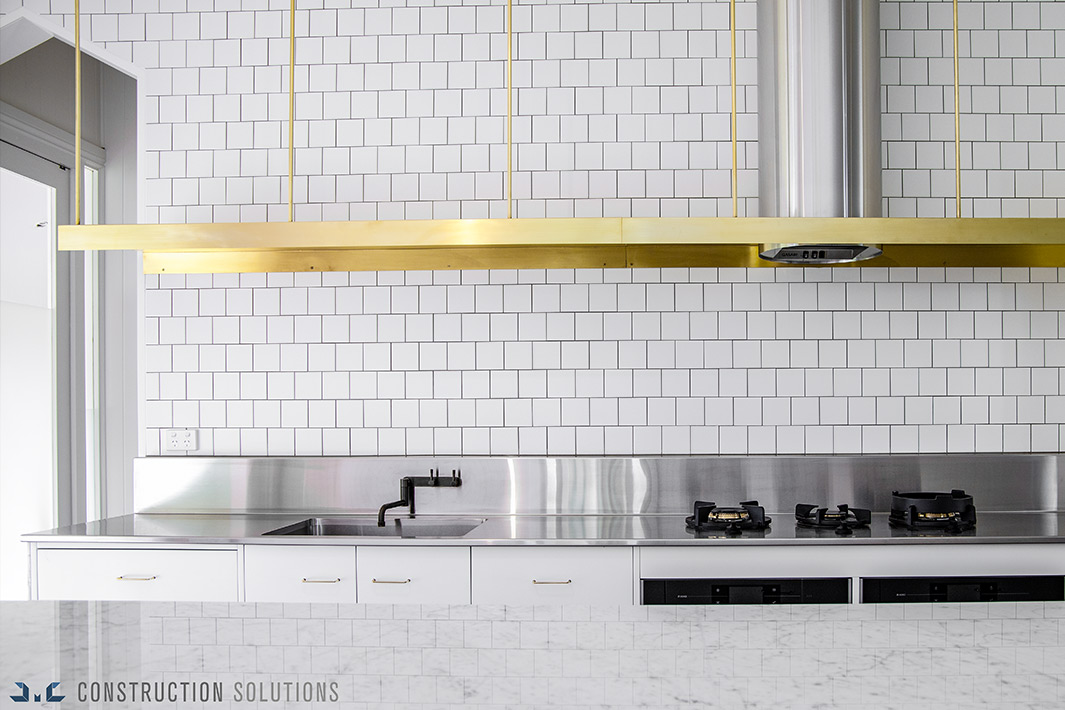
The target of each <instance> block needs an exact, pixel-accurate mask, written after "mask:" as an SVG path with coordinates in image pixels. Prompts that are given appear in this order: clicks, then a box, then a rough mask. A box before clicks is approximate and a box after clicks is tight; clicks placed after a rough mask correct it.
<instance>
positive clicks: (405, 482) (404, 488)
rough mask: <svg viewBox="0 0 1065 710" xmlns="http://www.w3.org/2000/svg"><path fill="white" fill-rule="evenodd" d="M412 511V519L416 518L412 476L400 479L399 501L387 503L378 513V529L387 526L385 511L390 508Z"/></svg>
mask: <svg viewBox="0 0 1065 710" xmlns="http://www.w3.org/2000/svg"><path fill="white" fill-rule="evenodd" d="M403 507H407V508H409V509H410V517H412V518H413V517H414V482H413V481H411V478H410V476H404V477H403V478H401V479H399V500H396V501H392V502H391V503H385V504H384V505H382V506H381V510H379V511H377V527H379V528H383V527H384V526H385V511H386V510H388V509H389V508H403Z"/></svg>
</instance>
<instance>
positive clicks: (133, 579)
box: [118, 574, 155, 582]
mask: <svg viewBox="0 0 1065 710" xmlns="http://www.w3.org/2000/svg"><path fill="white" fill-rule="evenodd" d="M153 579H155V575H154V574H153V575H152V576H151V577H127V576H126V575H124V574H123V575H120V576H119V577H118V581H120V582H151V581H152V580H153Z"/></svg>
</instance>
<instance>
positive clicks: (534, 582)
mask: <svg viewBox="0 0 1065 710" xmlns="http://www.w3.org/2000/svg"><path fill="white" fill-rule="evenodd" d="M533 584H573V580H572V579H567V580H566V581H565V582H541V581H540V580H538V579H534V580H533Z"/></svg>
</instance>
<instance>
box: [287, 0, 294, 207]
mask: <svg viewBox="0 0 1065 710" xmlns="http://www.w3.org/2000/svg"><path fill="white" fill-rule="evenodd" d="M295 123H296V0H292V3H291V5H290V7H289V13H288V221H289V222H294V221H295V220H296V212H295V209H294V207H293V201H292V181H293V175H294V173H295V160H296V159H295V155H296V154H295V147H294V144H293V136H294V135H295Z"/></svg>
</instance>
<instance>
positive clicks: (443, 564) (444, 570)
mask: <svg viewBox="0 0 1065 710" xmlns="http://www.w3.org/2000/svg"><path fill="white" fill-rule="evenodd" d="M355 563H356V573H355V576H356V578H357V579H358V601H359V603H360V604H469V603H470V548H468V547H394V546H381V547H360V548H358V551H357V553H356V557H355Z"/></svg>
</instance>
